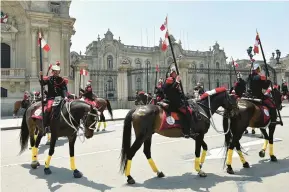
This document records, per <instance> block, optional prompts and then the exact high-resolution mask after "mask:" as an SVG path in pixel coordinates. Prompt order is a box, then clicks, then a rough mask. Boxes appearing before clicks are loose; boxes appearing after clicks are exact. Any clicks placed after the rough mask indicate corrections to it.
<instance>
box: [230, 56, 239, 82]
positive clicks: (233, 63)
mask: <svg viewBox="0 0 289 192" xmlns="http://www.w3.org/2000/svg"><path fill="white" fill-rule="evenodd" d="M231 59H232V65H233V68H234V72H235V75H236V80H237V81H238V75H237V71H236V67H235V62H234V59H233V57H231Z"/></svg>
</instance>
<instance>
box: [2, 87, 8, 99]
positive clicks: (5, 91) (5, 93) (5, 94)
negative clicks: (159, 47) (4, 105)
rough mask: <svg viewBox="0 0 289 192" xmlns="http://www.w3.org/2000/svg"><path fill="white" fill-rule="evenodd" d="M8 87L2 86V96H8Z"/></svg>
mask: <svg viewBox="0 0 289 192" xmlns="http://www.w3.org/2000/svg"><path fill="white" fill-rule="evenodd" d="M7 96H8V95H7V89H5V88H3V87H1V97H7Z"/></svg>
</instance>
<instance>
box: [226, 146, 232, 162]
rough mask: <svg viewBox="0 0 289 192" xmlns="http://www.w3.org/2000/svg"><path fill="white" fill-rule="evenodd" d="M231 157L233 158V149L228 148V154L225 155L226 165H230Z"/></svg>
mask: <svg viewBox="0 0 289 192" xmlns="http://www.w3.org/2000/svg"><path fill="white" fill-rule="evenodd" d="M232 159H233V150H232V149H229V150H228V155H227V162H226V163H227V165H231V164H232Z"/></svg>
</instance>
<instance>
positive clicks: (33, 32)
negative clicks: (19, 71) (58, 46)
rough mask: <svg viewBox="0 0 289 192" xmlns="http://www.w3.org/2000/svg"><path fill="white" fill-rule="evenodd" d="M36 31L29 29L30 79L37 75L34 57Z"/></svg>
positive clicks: (35, 58) (35, 29) (35, 57)
mask: <svg viewBox="0 0 289 192" xmlns="http://www.w3.org/2000/svg"><path fill="white" fill-rule="evenodd" d="M37 31H38V29H37V28H32V29H31V76H32V78H35V77H37V75H38V66H37V56H36V48H37V41H36V40H37Z"/></svg>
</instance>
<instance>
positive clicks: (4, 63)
mask: <svg viewBox="0 0 289 192" xmlns="http://www.w3.org/2000/svg"><path fill="white" fill-rule="evenodd" d="M10 54H11V53H10V46H9V45H7V44H6V43H1V68H11V63H10Z"/></svg>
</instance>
